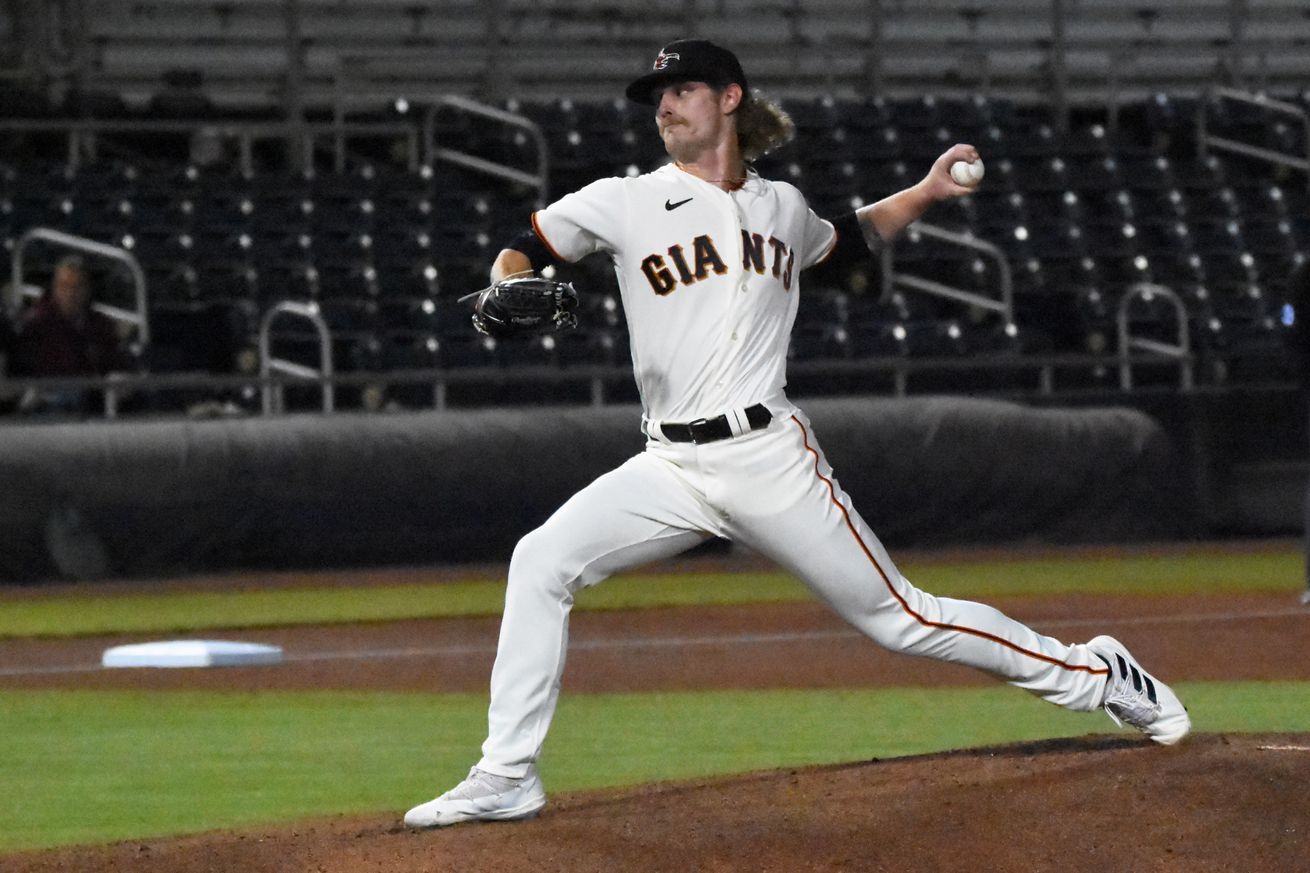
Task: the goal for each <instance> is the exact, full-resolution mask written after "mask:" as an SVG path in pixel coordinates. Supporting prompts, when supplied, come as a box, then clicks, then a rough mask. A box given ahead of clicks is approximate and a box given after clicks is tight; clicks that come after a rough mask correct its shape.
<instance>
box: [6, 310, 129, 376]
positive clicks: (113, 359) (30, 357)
mask: <svg viewBox="0 0 1310 873" xmlns="http://www.w3.org/2000/svg"><path fill="white" fill-rule="evenodd" d="M130 368H131V362H130V360H129V359H128V357H127V355H126V354H125V353H124V352H123V350H122V349H121V348H120V347H119V342H118V332H117V331H116V330H115V328H114V321H113V319H111V318H109V317H108V316H107V315H104V314H102V313H99V312H96V311H95V310H91V311H90V312H88V313H87V315H86V318H84V319H83V320H82V323H81V324H80V325H78V324H76V323H75V322H73V321H72V320H70V319H68V318H66V317H64V314H63V313H61V312H60V311H59V308H58V307H57V306H55V304H54V301H53V300H51V299H50V296H49V295H48V294H47V295H46V296H45V297H42V298H41V299H40V300H38V301H37V302H36V303H34V304H32V306H31V308H30V309H28V310H27V312H25V313H24V314H23V318H22V321H21V322H20V323H19V325H18V331H17V336H16V337H15V339H14V355H13V360H12V362H11V364H10V368H9V369H10V372H11V373H12V374H13V375H15V376H103V375H105V374H106V373H109V372H110V371H113V370H126V369H130Z"/></svg>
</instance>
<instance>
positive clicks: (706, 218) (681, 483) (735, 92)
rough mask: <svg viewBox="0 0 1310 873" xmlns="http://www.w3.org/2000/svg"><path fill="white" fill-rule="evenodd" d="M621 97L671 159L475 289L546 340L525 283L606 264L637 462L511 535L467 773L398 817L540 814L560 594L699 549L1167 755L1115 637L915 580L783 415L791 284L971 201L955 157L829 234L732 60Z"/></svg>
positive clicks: (681, 70) (966, 155)
mask: <svg viewBox="0 0 1310 873" xmlns="http://www.w3.org/2000/svg"><path fill="white" fill-rule="evenodd" d="M627 96H628V98H629V99H630V100H633V101H636V102H637V103H642V104H648V105H650V106H652V107H653V108H654V112H655V124H656V127H657V129H658V132H659V135H660V137H661V139H662V140H663V142H664V147H665V150H666V151H667V152H668V155H669V157H670V158H671V161H670V162H669V163H667V164H666V165H664V166H662V167H660V168H659V169H657V170H655V171H653V172H650V173H647V174H646V175H643V176H637V177H634V178H611V179H602V180H600V181H597V182H594V183H592V184H590V185H587V186H586V187H584V188H582V189H581V190H579V191H577V192H575V193H572V194H569V195H567V196H565V197H563V198H562V199H560V200H559V201H557V202H555V203H553V204H551V205H550V206H548V207H546V208H545V209H542V210H540V211H539V212H536V213H534V214H533V215H532V218H531V228H530V229H529V230H527V231H525V232H524V233H523V234H522V235H521V236H519V237H517V238H516V239H515V240H514V241H513V242H512V243H511V244H510V245H509V246H507V248H506V249H505V250H503V251H502V252H501V253H500V255H499V257H498V258H497V260H496V262H495V264H494V265H493V266H492V271H491V279H492V285H491V287H489V288H488V289H486V290H484V291H482V292H479V293H478V294H477V295H476V297H477V300H476V302H475V309H476V318H475V323H478V324H479V325H480V327H481V328H482V329H484V330H488V331H490V332H493V333H498V334H507V333H520V332H525V331H539V330H550V329H555V328H557V327H559V326H561V325H564V326H567V325H568V324H569V323H571V320H572V318H573V314H572V310H573V306H574V303H575V301H576V297H575V295H574V293H573V289H572V288H571V287H568V286H559V285H558V284H557V283H551V282H549V281H547V280H542V279H540V278H539V277H536V276H535V273H536V272H537V271H538V270H540V269H541V268H543V267H545V266H547V265H549V264H553V263H568V262H573V261H576V260H578V259H580V258H583V257H586V256H587V255H590V254H593V253H596V252H603V253H604V254H605V255H607V256H608V257H609V258H610V259H611V260H612V262H613V264H614V270H615V273H616V275H617V277H618V284H619V288H620V291H621V296H622V302H623V307H624V311H625V313H626V316H627V323H628V327H629V331H630V335H631V344H632V363H633V370H634V375H635V377H636V380H637V385H638V387H639V389H640V394H641V401H642V407H643V418H642V422H641V426H642V430H643V432H644V433H645V435H646V437H647V442H646V446H645V450H644V451H643V452H641V453H640V454H638V455H637V456H635V457H633V458H631V459H630V460H628V461H627V462H626V463H624V464H623V465H622V466H620V467H619V468H618V469H615V470H613V471H611V472H609V473H607V474H605V475H603V476H601V477H600V478H599V479H597V480H596V481H595V482H593V483H591V484H590V485H588V486H587V487H586V488H584V489H582V490H581V491H579V492H578V493H577V494H575V495H574V496H573V497H572V498H571V499H569V500H568V502H566V503H565V504H564V505H563V506H562V507H561V508H560V509H559V510H558V511H556V512H555V514H554V515H552V516H551V517H550V519H549V520H547V521H546V523H545V524H543V525H542V526H541V527H540V528H538V529H537V530H535V531H533V532H532V533H529V534H528V535H527V536H525V537H524V538H523V539H522V540H521V541H520V542H519V544H518V546H517V547H516V549H515V550H514V555H513V558H512V560H511V562H510V567H509V580H508V590H507V593H506V601H505V612H504V616H503V619H502V623H501V631H500V643H499V647H498V651H497V654H496V663H495V667H494V670H493V672H492V676H491V706H490V710H489V719H488V721H489V725H488V727H489V729H488V734H487V739H486V742H485V743H484V744H483V746H482V759H481V760H480V761H479V762H478V763H477V765H476V766H475V767H474V768H473V769H472V770H471V771H470V773H469V775H468V778H467V779H465V780H464V781H463V782H461V783H460V784H459V785H457V786H456V787H454V788H453V789H451V790H450V791H448V792H446V793H445V794H442V795H441V796H440V797H437V798H436V799H435V800H431V801H429V802H427V803H424V804H422V805H420V806H417V807H415V808H413V809H411V810H410V811H409V812H408V813H407V814H406V815H405V822H406V824H407V825H409V826H411V827H415V828H428V827H440V826H444V825H450V824H455V823H458V822H463V821H469V820H507V819H519V818H527V817H530V816H533V815H535V814H536V813H537V812H538V811H540V810H541V809H542V807H544V806H545V803H546V794H545V790H544V789H543V787H542V783H541V779H540V777H539V776H538V773H537V767H536V763H537V759H538V757H539V756H540V754H541V748H542V743H543V741H544V740H545V738H546V732H547V730H548V729H549V727H550V723H551V718H552V716H553V715H554V712H555V705H556V702H557V698H558V695H559V690H560V678H561V676H562V674H563V671H564V658H565V653H566V651H567V648H568V646H567V642H568V620H569V610H570V608H571V607H572V605H573V598H574V595H575V594H576V593H577V592H578V591H579V590H580V589H582V588H585V587H587V586H591V585H595V584H597V583H599V582H601V581H602V580H603V579H605V578H606V577H608V576H609V575H611V574H612V573H615V572H617V571H621V570H623V569H625V568H629V567H632V566H634V565H637V564H642V563H646V562H649V561H653V560H657V559H662V558H669V557H671V556H673V555H676V554H678V553H680V552H682V551H684V550H686V549H688V548H691V547H692V546H695V545H696V544H698V543H700V542H702V541H703V540H705V539H707V538H709V537H722V538H725V539H728V540H733V541H736V542H740V543H742V544H744V545H746V546H748V547H750V548H751V549H753V550H755V551H757V552H759V553H761V554H763V555H766V556H768V557H769V558H771V559H772V560H774V561H776V562H777V563H778V564H779V565H781V566H782V567H784V568H786V569H787V570H789V571H790V572H792V573H794V574H795V575H796V576H798V577H799V578H800V579H802V580H803V581H804V582H805V584H806V585H808V586H809V588H810V589H811V590H812V591H813V592H814V593H815V595H816V596H817V597H819V598H820V599H822V600H823V601H824V602H825V603H827V604H828V605H830V606H831V607H832V608H833V609H834V610H836V611H837V612H838V613H839V614H840V615H841V616H842V617H843V618H844V619H846V620H847V621H848V622H850V623H851V624H852V625H853V626H855V627H856V628H858V629H859V630H860V631H861V632H863V633H864V634H865V635H867V636H868V637H869V638H870V639H872V640H874V641H875V642H877V643H879V644H881V645H883V646H885V647H887V648H889V649H892V650H894V651H898V652H904V653H907V654H913V655H922V656H925V657H929V658H935V659H938V660H943V661H950V662H954V663H959V664H967V665H969V666H972V667H976V668H978V669H980V670H985V671H987V672H988V673H991V674H994V675H996V676H999V677H1001V678H1003V679H1005V680H1006V681H1008V682H1010V683H1011V684H1013V685H1016V686H1018V687H1020V688H1024V689H1027V690H1028V691H1031V692H1032V693H1034V694H1037V695H1040V696H1041V697H1042V698H1044V699H1045V700H1048V701H1050V702H1052V703H1054V704H1057V705H1059V706H1063V707H1066V708H1068V709H1072V710H1078V711H1091V710H1095V709H1098V708H1104V709H1105V710H1106V711H1107V712H1108V713H1109V715H1110V717H1111V718H1112V719H1114V720H1115V721H1116V722H1117V723H1120V724H1122V723H1127V724H1129V725H1132V726H1133V727H1135V728H1137V729H1139V730H1141V731H1142V732H1144V733H1145V734H1146V735H1147V736H1149V737H1150V738H1151V739H1152V740H1155V741H1156V742H1158V743H1165V744H1172V743H1177V742H1178V741H1180V740H1182V739H1183V737H1184V736H1186V735H1187V732H1188V730H1189V729H1190V721H1189V719H1188V715H1187V711H1186V710H1185V709H1184V707H1183V705H1182V703H1180V702H1179V700H1178V698H1177V697H1176V696H1175V695H1174V693H1173V692H1172V691H1171V690H1170V689H1169V687H1168V686H1166V685H1165V684H1164V683H1163V682H1161V681H1160V680H1158V679H1156V678H1154V677H1153V676H1151V675H1150V674H1148V673H1147V672H1146V671H1145V670H1144V669H1142V667H1141V666H1140V665H1139V664H1138V663H1137V662H1136V661H1135V660H1134V659H1133V657H1132V655H1130V654H1129V653H1128V650H1127V649H1126V648H1124V646H1123V645H1121V644H1120V643H1119V642H1118V641H1116V640H1114V639H1112V638H1111V637H1107V636H1099V637H1096V638H1095V639H1093V640H1091V641H1090V642H1088V643H1085V644H1075V645H1068V644H1066V643H1063V642H1061V641H1059V640H1056V639H1053V638H1051V637H1048V636H1043V635H1042V634H1039V633H1037V632H1035V631H1033V630H1032V629H1030V628H1028V627H1026V626H1024V625H1023V624H1020V623H1019V622H1016V621H1014V620H1012V619H1010V618H1008V617H1007V616H1005V615H1003V614H1001V613H1000V612H998V611H996V610H995V609H992V608H991V607H988V606H983V605H981V604H977V603H970V602H966V601H961V600H952V599H947V598H941V597H935V596H933V595H931V594H928V593H926V592H924V591H921V590H919V589H918V588H916V587H914V585H912V584H911V583H910V582H909V581H908V580H907V579H906V578H905V577H904V576H902V575H901V574H900V572H899V571H898V570H897V569H896V565H895V564H894V563H893V562H892V559H891V558H890V557H889V556H888V555H887V552H886V551H885V550H884V549H883V546H882V544H881V543H880V542H879V541H878V538H877V537H876V536H875V535H874V533H873V531H872V530H870V529H869V527H868V526H867V525H866V524H865V523H864V520H863V519H862V518H861V517H860V514H859V512H857V511H856V509H855V506H854V504H853V503H852V500H851V498H850V497H849V496H848V495H847V494H846V492H845V491H843V490H842V487H841V485H840V483H838V481H837V479H836V478H835V477H834V475H833V471H832V468H831V467H830V466H829V465H828V462H827V460H826V458H825V457H824V453H823V449H822V448H821V447H820V444H819V440H818V437H817V436H816V434H815V433H814V429H813V427H811V425H810V421H809V419H808V418H806V416H805V414H804V413H803V412H802V411H801V410H799V409H797V408H796V406H794V405H793V404H792V403H791V401H789V400H788V399H787V395H786V393H785V391H784V388H785V385H786V366H785V365H786V360H787V345H788V339H789V335H790V332H791V328H792V323H793V321H794V319H795V317H796V306H797V299H798V298H799V296H800V294H801V293H802V289H801V284H802V277H803V276H804V271H805V269H806V268H808V267H812V266H814V265H815V264H817V263H819V262H820V261H822V260H824V259H825V258H827V257H829V256H831V255H832V253H833V251H834V250H835V249H837V248H838V247H847V246H852V247H856V248H858V249H859V250H860V251H861V252H863V251H865V250H866V249H867V248H868V247H877V246H878V245H880V244H881V243H883V242H885V241H886V240H889V239H891V238H892V237H894V236H895V235H896V234H897V233H898V232H900V231H901V230H903V229H904V228H905V227H906V226H907V225H909V224H910V223H911V222H912V221H914V220H915V219H917V218H918V217H919V216H920V215H922V214H923V213H924V212H925V210H927V209H928V207H929V206H931V205H932V204H933V203H935V202H937V201H940V200H945V199H948V198H952V197H958V196H961V195H963V194H966V193H968V192H969V190H970V188H969V187H966V186H965V185H963V184H961V183H960V182H959V181H956V179H957V178H958V179H963V180H964V181H966V182H970V183H972V184H976V178H977V174H974V175H970V174H961V173H958V172H957V173H956V175H955V177H954V178H953V177H952V173H951V167H952V165H953V164H955V163H957V162H964V163H966V164H967V163H972V162H976V161H978V160H979V155H978V153H977V151H976V150H975V149H974V148H973V147H972V146H970V145H963V144H961V145H955V146H953V147H952V148H950V149H949V150H948V151H947V152H946V153H944V154H943V155H942V156H941V157H939V158H938V159H937V160H936V161H935V162H934V163H933V165H932V168H931V169H930V170H929V171H928V174H927V175H926V176H925V177H924V178H923V179H922V181H920V182H919V183H918V184H916V185H914V186H913V187H911V188H907V189H905V190H903V191H900V192H899V193H896V194H892V195H891V196H889V197H887V198H885V199H883V200H880V201H878V202H877V203H874V204H872V205H870V206H865V207H863V208H861V209H858V210H856V211H855V212H853V213H850V214H847V215H843V216H840V217H838V218H835V219H834V220H832V221H829V220H826V219H823V218H820V217H819V216H818V215H816V214H815V213H814V211H813V210H811V209H810V208H809V206H808V205H807V204H806V202H805V198H804V197H803V196H802V195H801V193H800V192H799V191H798V190H797V189H796V188H794V187H793V186H791V185H789V184H786V183H784V182H775V181H770V180H768V179H763V178H761V177H760V176H759V175H758V174H757V173H756V172H755V171H754V170H753V169H752V167H751V161H752V160H753V159H755V158H757V157H759V156H760V155H761V154H764V153H765V152H766V151H768V150H770V149H772V148H775V147H776V146H778V145H781V144H783V143H784V142H786V141H787V140H788V139H789V137H790V136H791V133H792V128H791V125H790V122H789V120H788V119H787V117H786V115H785V114H784V113H782V112H781V110H780V109H778V108H777V107H776V105H774V104H773V103H771V102H770V101H769V100H768V99H766V98H765V97H763V96H762V95H760V94H759V92H752V91H751V90H750V89H749V87H748V85H747V80H746V75H745V73H744V72H743V70H742V68H741V65H740V63H739V62H738V60H737V58H736V56H735V55H733V53H732V52H730V51H728V50H727V49H724V48H722V47H720V46H718V45H715V44H713V43H710V42H706V41H703V40H680V41H677V42H674V43H671V44H669V45H667V46H665V47H664V48H663V50H661V51H660V52H659V54H658V55H657V56H656V58H655V61H654V64H653V65H652V66H651V67H650V69H649V71H648V72H646V73H645V75H642V76H641V77H640V78H638V79H636V80H635V81H634V82H633V83H632V84H631V85H630V86H629V87H628V89H627Z"/></svg>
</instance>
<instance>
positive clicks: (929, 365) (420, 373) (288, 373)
mask: <svg viewBox="0 0 1310 873" xmlns="http://www.w3.org/2000/svg"><path fill="white" fill-rule="evenodd" d="M1125 362H1127V363H1128V364H1129V365H1130V366H1144V365H1150V364H1170V363H1178V362H1179V357H1178V355H1177V354H1169V353H1161V352H1159V351H1152V350H1147V349H1145V348H1143V349H1142V350H1139V351H1132V350H1131V349H1130V350H1129V351H1128V353H1127V355H1125V354H1123V352H1122V351H1121V352H1120V353H1119V354H1118V355H1112V354H1102V355H1092V354H1050V355H1011V356H1004V357H988V358H979V357H977V356H966V357H925V358H905V357H877V358H865V359H861V360H823V361H794V362H792V363H791V364H790V365H789V366H788V368H787V369H788V375H789V377H790V378H791V380H792V381H793V382H798V381H799V380H803V379H814V380H819V381H821V382H826V381H830V380H832V379H839V378H845V377H852V378H860V377H879V378H880V379H886V380H887V382H886V385H887V386H889V387H890V396H893V397H907V396H910V395H912V394H914V393H915V391H914V390H912V389H913V385H912V380H914V379H916V378H917V377H921V376H931V375H934V374H938V375H940V374H951V373H960V374H972V375H977V374H979V373H991V374H993V375H999V374H1014V375H1016V376H1017V378H1018V379H1019V380H1020V381H1019V382H1018V383H1009V382H1007V383H1006V385H1005V386H1004V387H1000V388H997V389H996V390H994V391H990V392H987V391H983V392H981V393H982V394H988V393H990V394H994V395H997V396H1019V397H1024V396H1038V397H1050V396H1055V395H1057V394H1059V395H1072V394H1081V393H1084V392H1086V391H1088V390H1091V391H1104V390H1106V388H1107V387H1108V386H1104V385H1102V386H1100V387H1091V388H1089V387H1088V385H1087V380H1086V375H1087V374H1100V373H1104V372H1107V371H1110V372H1112V371H1113V369H1114V368H1115V366H1116V365H1122V364H1123V363H1125ZM1080 374H1081V375H1080ZM1099 379H1100V377H1099V376H1098V379H1097V381H1098V382H1099ZM631 382H632V369H631V368H630V367H627V366H618V365H591V366H579V367H567V368H560V367H556V366H549V365H539V366H531V367H515V368H505V367H467V368H458V369H444V368H427V369H417V368H415V369H397V370H388V371H385V372H351V373H337V372H332V371H330V370H329V371H328V372H322V371H320V370H316V369H315V368H312V367H303V366H302V367H297V365H294V364H293V366H292V367H289V368H282V367H268V368H262V367H261V371H260V372H259V373H252V374H230V375H212V374H209V373H157V374H151V373H122V374H114V375H113V376H110V377H96V376H81V377H42V378H36V377H30V378H29V377H24V378H9V379H6V378H3V377H0V401H3V400H5V398H13V397H17V396H21V395H22V394H23V393H24V392H26V391H28V390H37V391H43V390H49V391H73V390H91V391H101V392H104V395H105V396H104V402H103V409H102V414H103V416H104V417H105V418H106V419H111V420H112V419H116V418H118V417H119V416H120V405H121V400H122V398H125V397H133V398H136V399H137V400H139V401H143V402H140V403H137V404H135V409H136V411H134V412H133V415H134V416H136V415H152V414H159V413H152V412H151V411H150V410H151V407H150V403H149V402H144V401H147V400H148V398H149V397H150V396H151V395H158V394H161V393H167V392H173V391H181V392H194V391H197V390H198V391H201V392H209V393H211V394H212V395H215V396H217V395H222V394H232V393H236V394H240V395H243V396H245V395H248V396H253V394H252V393H251V392H253V391H254V390H259V391H260V393H261V395H262V396H269V393H270V392H271V396H272V397H273V398H274V399H273V400H272V401H271V402H270V403H267V404H264V403H261V404H260V408H259V409H258V410H248V409H241V410H239V414H243V415H250V414H263V415H280V414H285V413H286V412H287V409H286V406H285V404H280V403H279V402H278V400H277V398H279V397H280V396H281V395H282V394H283V393H284V390H285V389H286V388H288V387H291V388H295V387H315V386H318V387H321V388H322V389H323V391H324V392H325V393H326V394H330V392H331V390H332V389H335V388H340V387H358V388H363V387H368V386H377V385H382V386H388V387H389V386H401V385H422V386H425V387H430V388H431V389H432V394H431V396H432V405H431V407H423V408H431V409H434V410H445V409H449V408H451V405H450V403H449V402H448V399H449V389H451V388H454V387H471V386H472V387H479V386H480V387H484V388H486V387H490V388H494V387H496V386H503V385H505V384H506V383H517V384H526V385H547V386H552V387H562V386H582V387H583V389H584V390H585V394H586V395H587V398H588V399H587V401H586V402H587V403H588V404H589V405H591V406H594V407H601V406H605V405H607V404H609V403H613V402H630V401H626V400H625V401H616V400H614V399H613V398H614V396H615V395H614V392H612V391H610V390H609V387H610V386H614V385H619V384H622V385H625V386H627V385H631ZM934 384H935V385H936V387H935V388H934V389H933V390H934V391H937V392H938V393H940V392H941V390H942V388H941V387H940V384H939V383H934ZM1187 388H1188V390H1192V386H1191V385H1190V384H1189V385H1188V386H1187ZM1133 390H1147V389H1145V388H1136V387H1135V388H1134V389H1133ZM1169 390H1177V388H1172V387H1171V388H1169ZM870 391H872V392H873V393H878V394H882V393H884V391H885V388H878V389H873V388H870V389H866V393H869V392H870ZM473 393H476V394H477V395H478V396H480V397H485V392H482V391H477V392H473ZM579 396H581V395H579ZM624 396H629V395H627V394H625V395H624ZM796 396H798V397H800V396H805V392H803V391H801V392H799V393H797V395H796ZM576 402H577V401H568V400H562V401H559V404H558V405H576ZM319 407H320V410H322V411H323V412H332V413H335V412H337V411H338V407H337V404H335V402H330V403H326V404H322V403H321V404H320V405H319ZM162 414H164V415H170V416H176V417H181V416H183V415H184V414H185V413H183V412H180V411H179V412H171V413H169V412H165V413H162ZM8 420H9V421H14V420H32V421H39V420H42V419H41V418H23V419H8ZM48 420H59V419H48ZM5 421H7V419H4V418H0V426H2V425H3V423H4V422H5Z"/></svg>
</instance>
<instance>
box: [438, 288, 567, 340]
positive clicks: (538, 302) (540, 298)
mask: <svg viewBox="0 0 1310 873" xmlns="http://www.w3.org/2000/svg"><path fill="white" fill-rule="evenodd" d="M464 299H466V300H467V299H473V326H474V327H476V328H477V329H478V330H479V331H480V332H481V333H485V334H486V335H487V336H493V337H506V336H534V335H537V334H542V333H549V332H551V331H554V330H560V329H562V328H571V327H577V324H578V316H577V315H576V314H575V312H574V310H576V309H577V308H578V292H577V291H575V290H574V288H573V285H572V284H571V283H569V282H556V281H555V280H553V279H545V278H542V277H541V276H527V277H523V278H518V279H502V280H500V281H499V282H494V283H492V284H491V285H490V286H489V287H487V288H483V289H482V290H481V291H475V292H473V293H472V294H469V295H467V296H466V297H465V298H464Z"/></svg>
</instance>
